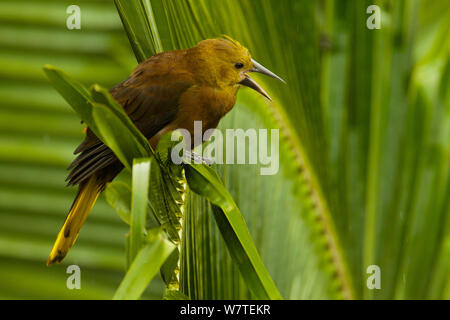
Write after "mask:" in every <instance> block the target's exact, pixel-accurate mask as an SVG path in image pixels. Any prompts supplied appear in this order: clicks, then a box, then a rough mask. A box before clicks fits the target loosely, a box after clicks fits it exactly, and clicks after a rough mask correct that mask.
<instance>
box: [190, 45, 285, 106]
mask: <svg viewBox="0 0 450 320" xmlns="http://www.w3.org/2000/svg"><path fill="white" fill-rule="evenodd" d="M194 50H195V51H196V52H199V53H200V55H199V57H201V58H200V60H201V61H200V65H201V68H202V70H199V72H200V73H201V76H202V78H203V79H204V81H207V82H209V83H210V84H214V85H216V86H219V87H222V88H231V89H238V88H239V87H241V86H247V87H250V88H252V89H254V90H256V91H257V92H259V93H260V94H262V95H263V96H265V97H266V98H267V99H269V100H272V99H271V98H270V96H269V95H268V94H267V93H266V92H265V91H264V89H263V88H261V86H260V85H259V84H258V83H256V81H255V80H253V79H252V78H251V77H250V75H249V73H252V72H259V73H262V74H265V75H267V76H269V77H272V78H275V79H277V80H279V81H282V82H285V81H284V80H283V79H281V78H280V77H279V76H277V75H276V74H274V73H273V72H272V71H270V70H268V69H266V68H265V67H263V66H262V65H261V64H259V63H258V62H256V61H255V60H254V59H252V57H251V55H250V53H249V51H248V49H247V48H245V47H243V46H242V45H241V44H240V43H239V42H237V41H235V40H233V39H231V38H229V37H227V36H225V37H224V38H218V39H208V40H203V41H201V42H199V43H198V44H197V46H196V47H195V48H194Z"/></svg>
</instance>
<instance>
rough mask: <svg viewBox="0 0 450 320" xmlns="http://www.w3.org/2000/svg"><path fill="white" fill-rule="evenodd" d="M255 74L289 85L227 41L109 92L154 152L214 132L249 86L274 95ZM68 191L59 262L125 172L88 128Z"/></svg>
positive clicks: (146, 67)
mask: <svg viewBox="0 0 450 320" xmlns="http://www.w3.org/2000/svg"><path fill="white" fill-rule="evenodd" d="M253 72H257V73H261V74H264V75H267V76H269V77H272V78H275V79H277V80H279V81H282V82H285V81H284V80H283V79H282V78H280V77H279V76H277V75H276V74H275V73H273V72H272V71H270V70H268V69H267V68H265V67H264V66H262V65H261V64H259V63H258V62H256V61H255V60H254V59H253V58H252V56H251V54H250V52H249V50H248V49H247V48H245V47H244V46H242V45H241V44H240V43H239V42H238V41H236V40H233V39H232V38H230V37H228V36H224V37H222V38H216V39H207V40H202V41H200V42H199V43H198V44H197V45H196V46H194V47H192V48H189V49H181V50H173V51H167V52H162V53H159V54H156V55H154V56H152V57H150V58H148V59H147V60H145V61H143V62H142V63H140V64H139V65H138V66H137V67H136V68H135V69H134V70H133V72H132V73H131V75H130V76H129V77H128V78H127V79H126V80H124V81H123V82H121V83H119V84H118V85H116V86H115V87H113V88H112V89H111V90H110V94H111V95H112V97H113V98H114V99H115V100H116V101H117V102H119V103H120V105H121V106H122V107H123V109H124V111H125V112H126V114H127V115H128V117H129V118H130V119H131V120H132V121H133V123H134V124H135V125H136V127H137V128H138V129H139V130H140V131H141V132H142V134H143V135H144V136H145V137H146V138H147V139H148V141H149V143H150V145H151V146H152V148H153V149H155V148H156V146H157V144H158V141H159V139H160V138H161V137H162V136H163V135H164V134H165V133H168V132H170V131H174V130H176V129H185V130H188V131H189V132H190V133H191V135H193V133H194V121H202V130H203V132H204V131H206V130H208V129H214V128H216V127H217V125H218V124H219V121H220V119H221V118H222V117H223V116H225V115H226V114H227V113H228V112H229V111H230V110H231V109H232V108H233V106H234V105H235V103H236V99H237V93H238V90H239V89H240V88H241V87H249V88H252V89H254V90H255V91H257V92H258V93H260V94H261V95H263V96H264V97H266V98H267V99H269V100H272V99H271V98H270V96H269V95H268V94H267V92H265V91H264V90H263V89H262V87H261V86H260V85H259V84H258V83H257V82H256V81H255V80H254V79H252V78H251V77H250V75H249V74H250V73H253ZM74 154H75V155H78V156H77V157H76V158H75V160H74V161H73V162H72V164H71V165H70V166H69V168H68V169H69V170H71V171H70V174H69V175H68V177H67V180H66V181H67V182H68V184H67V185H68V186H78V192H77V195H76V197H75V200H74V201H73V204H72V206H71V208H70V210H69V213H68V215H67V218H66V220H65V222H64V225H63V227H62V228H61V230H60V232H59V233H58V236H57V238H56V241H55V243H54V246H53V248H52V250H51V252H50V255H49V257H48V260H47V266H49V265H51V264H53V263H60V262H61V261H62V260H63V259H64V257H65V256H66V255H67V253H68V252H69V250H70V249H71V248H72V246H73V245H74V244H75V241H76V239H77V237H78V234H79V232H80V229H81V227H82V225H83V224H84V222H85V221H86V218H87V216H88V215H89V213H90V211H91V210H92V208H93V206H94V204H95V202H96V200H97V198H98V196H99V194H100V193H101V192H102V191H103V190H104V189H105V187H106V185H107V183H109V182H111V181H112V180H113V179H114V178H115V177H116V176H117V174H118V173H119V172H120V171H121V170H122V169H123V168H124V166H123V165H122V164H121V162H120V161H119V159H118V158H117V157H116V156H115V155H114V153H113V151H112V150H111V149H110V148H109V147H108V146H107V145H105V144H104V143H103V142H102V141H101V140H100V139H99V138H98V137H97V136H96V135H95V134H94V133H93V132H92V131H91V130H90V129H89V128H87V129H86V137H85V139H84V140H83V142H82V143H81V144H80V145H79V146H78V148H76V150H75V151H74Z"/></svg>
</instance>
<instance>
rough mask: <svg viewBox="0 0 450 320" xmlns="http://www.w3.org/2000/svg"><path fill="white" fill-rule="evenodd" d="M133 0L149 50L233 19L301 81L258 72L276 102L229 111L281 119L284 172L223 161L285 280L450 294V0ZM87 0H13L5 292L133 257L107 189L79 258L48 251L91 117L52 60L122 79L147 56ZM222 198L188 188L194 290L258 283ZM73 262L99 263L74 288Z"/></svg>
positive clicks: (7, 87)
mask: <svg viewBox="0 0 450 320" xmlns="http://www.w3.org/2000/svg"><path fill="white" fill-rule="evenodd" d="M120 2H122V1H118V3H120ZM373 2H374V3H376V4H378V5H379V6H380V7H381V8H382V29H381V30H376V31H371V30H368V29H367V28H366V27H365V23H366V19H367V16H368V15H367V14H366V13H365V10H366V8H367V6H368V5H370V4H373ZM122 3H126V2H125V1H123V2H122ZM130 3H131V4H130V5H129V6H130V7H128V8H127V7H123V8H122V9H123V14H122V21H123V22H124V24H125V26H127V28H126V29H127V31H128V33H130V31H131V30H135V31H136V30H137V31H139V32H135V33H134V34H135V35H137V36H138V39H135V40H137V41H135V42H134V43H135V44H136V43H137V44H139V45H140V48H137V47H136V46H134V52H135V54H136V55H137V57H138V59H142V58H144V57H145V56H148V55H150V54H153V53H154V52H157V51H160V50H168V49H174V48H180V47H189V46H192V45H194V44H195V43H196V42H197V41H198V40H200V39H203V38H207V37H216V36H218V35H220V34H223V33H226V34H228V35H230V36H232V37H233V38H235V39H237V40H239V41H241V43H243V44H245V45H246V46H247V47H248V48H249V49H250V51H251V52H252V53H253V56H254V57H255V58H256V59H257V60H258V61H260V62H262V63H263V64H264V65H266V66H267V67H269V69H271V70H274V71H275V72H276V73H278V74H280V75H281V76H282V77H284V78H286V80H287V81H288V86H283V85H279V84H277V83H275V82H272V81H270V80H267V79H262V78H261V79H258V81H261V82H264V87H265V88H270V89H271V90H269V93H270V94H271V95H272V96H273V97H274V98H275V100H276V102H275V103H274V104H271V105H267V104H266V103H265V101H264V100H263V99H262V98H260V97H257V96H256V95H255V94H254V93H253V92H248V91H245V90H243V91H242V92H241V93H240V95H239V101H238V104H237V105H236V107H235V109H234V110H233V111H232V112H231V113H230V115H229V116H227V117H226V119H224V121H223V122H222V123H221V128H233V127H234V128H244V129H245V128H259V127H261V128H280V129H281V133H282V143H281V149H280V159H281V170H280V172H279V173H278V174H277V175H276V176H270V177H263V176H260V175H259V174H258V173H259V169H258V167H257V166H245V165H244V166H236V165H233V166H223V167H219V168H217V169H218V170H219V171H220V172H221V174H222V177H223V180H224V182H225V184H226V185H227V187H228V189H229V191H230V192H231V194H232V195H233V197H234V199H235V200H236V202H237V204H238V206H239V208H240V210H241V212H242V213H243V214H244V215H245V218H246V221H247V223H248V225H249V229H250V232H251V234H252V236H253V239H254V241H255V243H256V245H257V247H258V250H259V252H260V254H261V257H262V259H263V261H264V263H265V264H266V266H267V268H268V269H269V272H270V274H271V276H272V278H273V279H274V281H275V283H276V284H277V286H278V288H279V289H280V291H281V293H282V295H283V296H284V297H285V298H291V299H295V298H298V299H308V298H319V299H321V298H341V297H353V298H398V299H402V298H450V291H449V290H450V289H449V288H450V286H449V279H450V277H449V272H450V261H449V257H450V229H449V227H450V222H449V196H450V185H449V176H450V173H449V163H450V161H449V160H450V159H449V156H450V130H449V128H450V106H449V101H450V99H449V97H448V88H449V87H450V84H449V79H450V78H449V73H450V66H449V50H450V47H449V46H450V40H449V37H448V31H449V30H450V28H449V27H450V19H448V18H449V16H450V13H449V7H448V5H447V3H446V1H445V0H443V1H432V2H431V1H420V0H404V1H393V0H391V1H387V0H386V1H365V0H364V1H350V0H348V1H346V0H323V1H310V0H298V1H272V0H261V1H250V0H229V1H222V2H217V1H214V2H212V1H203V0H197V1H193V0H192V1H188V0H182V1H175V0H166V1H162V0H152V1H141V2H140V3H141V5H140V6H139V7H138V6H137V5H136V3H138V2H136V3H134V4H133V3H132V2H130ZM80 4H81V6H82V12H83V14H84V13H85V19H86V20H85V25H83V29H82V31H67V30H66V29H65V28H64V25H65V17H66V16H65V15H64V14H63V12H65V8H66V7H67V5H68V4H67V3H65V2H60V1H58V2H56V1H32V2H31V1H30V2H28V1H20V2H12V1H5V2H2V3H0V9H2V10H0V17H1V19H0V57H1V59H0V66H1V68H0V83H1V85H0V97H1V98H2V99H1V100H0V101H2V103H1V105H0V112H1V117H0V124H1V126H0V215H1V216H0V229H1V235H0V255H1V257H2V260H1V263H0V268H1V269H2V270H0V280H1V281H0V295H1V296H2V297H12V298H20V297H25V298H26V297H39V298H48V297H54V298H55V297H56V298H58V297H59V298H71V297H85V298H111V297H112V294H113V292H114V289H115V288H116V287H117V285H118V283H119V281H120V278H121V275H122V272H121V271H122V270H123V268H124V264H125V258H124V248H123V243H124V234H125V232H126V227H125V226H124V225H123V223H121V222H120V221H119V219H118V218H117V215H115V214H113V213H112V212H111V210H108V209H107V208H106V206H105V205H104V203H102V202H100V203H98V204H97V205H96V208H95V212H94V213H93V214H92V215H91V217H90V218H89V220H88V222H87V224H86V226H85V227H84V229H83V231H82V233H81V235H80V239H79V241H78V244H77V246H76V247H75V248H74V249H73V250H72V252H71V254H70V255H69V256H68V258H67V260H65V264H64V265H63V266H59V267H56V268H55V269H53V268H52V269H45V268H44V264H43V262H44V261H45V259H46V256H47V254H48V251H49V250H50V248H51V243H52V241H53V240H54V237H55V235H56V230H57V229H58V227H59V226H60V224H61V222H62V220H63V216H64V215H65V214H66V212H67V209H68V208H69V206H70V203H71V201H72V197H73V190H66V189H63V180H64V176H65V171H64V167H65V166H67V165H68V164H69V162H70V161H71V159H72V155H71V151H72V150H73V149H74V147H75V146H76V144H77V143H78V142H79V141H80V140H81V126H78V124H77V123H78V122H77V120H76V117H74V116H73V115H72V113H70V112H69V111H68V108H67V107H66V105H65V103H64V102H63V101H62V100H61V99H60V98H59V97H58V96H57V93H56V92H54V91H53V90H52V89H51V88H50V87H49V86H48V85H47V83H46V82H45V80H44V78H43V74H42V72H41V71H40V70H41V67H42V66H43V65H44V64H46V63H51V64H53V65H57V66H58V67H61V68H62V69H64V70H65V71H66V72H67V73H69V74H70V75H71V76H74V77H76V78H78V79H79V80H81V81H83V82H84V83H86V84H91V83H92V82H98V83H100V84H102V85H103V86H105V87H109V86H112V85H113V84H115V83H117V82H119V81H120V80H122V79H123V78H125V76H126V75H127V74H128V73H129V71H130V70H131V68H132V66H133V64H134V62H133V61H132V60H131V53H130V51H129V49H128V44H127V43H126V41H125V39H124V35H123V33H122V31H120V29H121V26H120V21H119V20H118V16H117V14H116V12H115V11H114V10H115V9H114V8H113V6H112V4H111V3H109V2H104V1H89V3H88V2H87V1H86V2H84V1H81V2H80ZM136 8H138V9H139V10H134V11H133V9H136ZM149 13H153V14H152V15H149ZM140 14H141V15H140ZM142 14H144V15H145V16H146V17H153V18H152V19H144V20H139V19H137V18H138V17H140V16H142ZM99 17H101V19H100V18H99ZM127 19H129V20H128V23H127ZM69 35H70V36H69ZM49 38H50V39H58V41H48V39H49ZM24 92H26V94H24ZM44 123H45V125H43V124H44ZM211 214H212V213H211V212H210V208H209V205H208V204H207V203H206V202H205V201H204V200H201V199H200V198H198V197H197V196H195V195H194V194H192V193H188V199H187V201H186V211H185V235H184V239H183V240H184V241H183V249H182V265H181V281H182V283H181V284H182V291H183V292H184V293H185V294H186V295H188V296H190V297H191V298H245V297H249V293H248V290H247V289H246V287H245V284H244V283H243V281H242V279H241V278H240V276H239V273H238V270H237V268H236V267H235V266H234V265H233V263H232V262H231V259H230V257H229V255H228V252H227V250H226V248H225V245H224V243H223V240H222V238H221V236H220V234H219V233H218V231H217V228H216V226H215V221H214V220H213V219H212V215H211ZM99 248H101V249H99ZM71 263H76V264H80V265H82V266H83V272H84V274H83V277H84V278H83V279H84V280H83V281H84V282H83V284H84V285H85V286H84V288H85V289H83V290H80V291H79V292H71V291H68V290H67V289H66V288H65V277H66V274H65V268H64V266H66V265H68V264H71ZM372 264H376V265H379V266H380V267H381V270H382V284H381V285H382V290H379V291H369V290H367V288H366V286H365V283H366V278H367V275H366V268H367V266H369V265H372ZM42 287H45V288H46V289H45V290H42ZM160 289H161V285H160V282H158V281H156V282H154V283H152V285H151V286H150V289H149V290H148V292H147V293H146V294H147V295H146V296H145V297H161V291H160Z"/></svg>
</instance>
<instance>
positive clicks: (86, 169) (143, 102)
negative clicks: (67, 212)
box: [67, 59, 193, 185]
mask: <svg viewBox="0 0 450 320" xmlns="http://www.w3.org/2000/svg"><path fill="white" fill-rule="evenodd" d="M153 63H154V64H155V68H153V69H152V65H151V64H152V61H151V59H150V60H148V61H147V62H146V63H144V64H143V65H141V66H140V67H138V68H137V69H136V70H135V71H134V73H133V74H132V75H131V76H130V77H129V78H128V79H127V80H125V81H123V82H122V83H120V84H119V85H117V86H116V87H114V88H112V89H111V91H110V93H111V95H112V96H113V97H114V98H115V99H116V100H117V101H118V102H119V103H120V104H121V105H122V107H123V108H124V110H125V112H126V113H127V114H128V116H129V117H130V119H131V120H132V121H133V122H134V124H135V125H136V127H137V128H138V129H139V130H140V131H141V132H142V133H143V134H144V136H145V137H147V139H150V138H151V137H152V136H153V135H155V134H156V133H157V132H158V131H160V130H161V129H163V128H164V127H165V126H166V125H167V124H168V123H170V122H171V121H173V120H174V119H175V117H176V115H177V112H178V105H179V103H178V102H179V99H180V97H181V95H182V94H183V93H184V92H185V91H186V90H187V89H188V88H190V87H191V86H192V85H193V81H191V78H190V75H189V74H187V73H186V72H184V71H182V70H177V69H176V68H175V69H172V70H170V69H167V68H165V69H164V70H162V72H158V70H157V69H158V68H157V67H158V65H157V64H158V60H156V62H153ZM149 64H150V65H149ZM74 153H75V154H78V153H81V154H80V155H79V156H78V157H77V158H76V159H75V160H74V162H73V163H72V164H71V165H70V167H69V169H72V171H71V173H70V174H69V176H68V177H67V180H68V185H76V184H79V183H80V182H82V181H85V180H86V179H87V178H89V177H90V176H91V175H92V174H93V173H95V172H97V171H98V170H100V169H103V168H105V167H107V166H109V165H111V164H112V163H114V162H116V161H118V160H117V158H116V156H115V155H114V153H113V152H112V151H111V149H109V148H108V147H107V146H106V145H104V144H103V143H102V142H101V141H100V139H99V138H98V137H97V136H96V135H95V134H94V133H93V132H92V131H91V130H89V129H88V130H87V134H86V138H85V140H84V141H83V142H82V143H81V145H80V146H79V147H78V148H77V149H76V150H75V152H74Z"/></svg>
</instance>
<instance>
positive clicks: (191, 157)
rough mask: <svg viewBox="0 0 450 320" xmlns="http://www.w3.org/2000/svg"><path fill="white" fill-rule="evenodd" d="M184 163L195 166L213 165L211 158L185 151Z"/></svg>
mask: <svg viewBox="0 0 450 320" xmlns="http://www.w3.org/2000/svg"><path fill="white" fill-rule="evenodd" d="M184 161H185V163H195V164H207V165H211V164H212V163H213V161H212V160H211V159H209V158H206V157H202V156H201V155H199V154H197V153H195V152H192V151H187V150H185V151H184Z"/></svg>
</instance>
